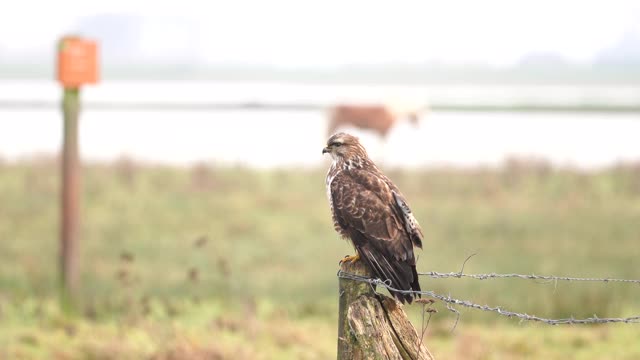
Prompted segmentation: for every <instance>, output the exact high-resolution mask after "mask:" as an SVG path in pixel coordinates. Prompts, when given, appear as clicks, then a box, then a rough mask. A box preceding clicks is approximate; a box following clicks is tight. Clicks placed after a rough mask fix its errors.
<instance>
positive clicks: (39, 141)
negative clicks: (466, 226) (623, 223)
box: [0, 81, 640, 168]
mask: <svg viewBox="0 0 640 360" xmlns="http://www.w3.org/2000/svg"><path fill="white" fill-rule="evenodd" d="M639 89H640V88H634V87H622V88H618V87H611V88H607V87H593V88H576V87H535V86H530V87H458V88H457V89H456V88H454V87H440V88H438V87H416V86H409V87H401V86H385V87H367V86H329V85H287V84H271V83H256V84H253V83H232V84H221V83H209V82H203V83H201V82H186V83H174V82H140V83H128V82H114V83H107V84H103V85H100V86H97V87H94V88H91V87H88V88H87V89H86V91H84V93H83V97H84V99H85V100H86V101H113V102H131V103H135V102H141V101H144V102H153V101H158V102H163V101H165V102H166V101H172V102H194V103H198V102H203V101H220V102H222V101H228V102H236V101H237V102H251V101H256V102H269V101H273V102H280V103H320V104H330V103H333V102H337V101H345V100H352V101H361V102H370V101H379V100H384V99H388V98H394V99H398V98H409V99H413V100H416V99H417V101H418V102H420V101H426V100H428V99H431V100H432V101H436V100H438V101H441V102H442V101H447V102H449V103H454V102H459V103H468V102H470V101H473V102H475V103H480V104H487V103H490V104H509V103H514V102H522V101H527V102H529V103H549V102H554V103H557V104H581V103H591V104H593V103H598V104H608V105H611V104H613V105H615V104H620V105H628V104H638V103H640V90H639ZM59 98H60V89H59V88H58V86H57V85H56V84H55V83H53V82H41V81H30V82H17V81H14V82H0V100H36V101H58V100H59ZM326 121H327V120H326V114H325V113H324V112H322V111H261V110H255V111H249V110H243V111H229V110H225V111H211V112H203V111H180V112H178V111H165V112H162V111H92V110H87V111H84V112H83V114H82V119H81V148H82V149H81V151H82V154H83V157H84V158H85V159H90V160H106V161H110V160H113V159H116V158H118V157H121V156H127V157H130V158H134V159H138V160H143V161H150V162H156V163H169V164H179V165H188V164H192V163H196V162H216V163H231V164H243V165H247V166H252V167H265V168H269V167H276V166H305V167H307V166H318V165H321V164H323V163H324V162H326V161H327V160H326V159H324V158H323V157H322V156H321V149H322V145H323V143H324V141H325V138H326ZM61 124H62V120H61V114H60V113H59V111H58V110H56V109H39V110H37V109H29V110H23V109H20V110H16V109H13V110H9V109H2V108H0V156H2V157H4V158H8V159H10V160H15V159H19V158H22V157H25V156H30V155H33V154H38V153H49V154H53V153H56V152H57V151H58V149H59V147H60V143H61ZM346 130H351V131H352V132H354V133H356V134H357V135H359V136H361V138H362V140H363V142H364V143H365V145H366V146H367V148H368V149H369V152H370V153H371V155H372V156H373V157H374V158H375V159H376V160H377V161H379V162H382V163H384V164H385V166H441V165H446V166H461V167H468V166H478V165H483V166H494V165H498V164H500V163H501V162H502V161H503V160H504V159H505V158H506V157H510V156H534V157H539V158H545V159H548V160H549V161H551V162H552V163H554V164H557V165H571V166H577V167H582V168H597V167H602V166H608V165H611V164H613V163H615V162H618V161H640V116H639V115H638V114H619V113H615V114H614V113H611V114H609V113H526V112H510V113H505V112H501V113H490V112H477V113H470V112H428V113H425V114H424V116H423V117H422V119H421V124H420V126H419V127H418V128H413V127H411V126H410V125H409V124H407V123H401V124H400V125H399V126H398V127H396V128H395V129H394V130H393V131H392V133H391V134H390V136H389V137H388V139H387V141H386V142H383V141H381V140H380V139H378V138H377V137H376V136H374V135H373V134H371V133H368V132H363V131H357V130H355V129H346Z"/></svg>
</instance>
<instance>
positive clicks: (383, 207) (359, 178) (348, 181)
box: [327, 133, 423, 303]
mask: <svg viewBox="0 0 640 360" xmlns="http://www.w3.org/2000/svg"><path fill="white" fill-rule="evenodd" d="M328 144H329V145H330V144H340V145H339V146H338V148H339V149H338V150H335V148H334V150H335V153H332V157H333V158H334V162H333V164H332V166H331V168H330V169H329V172H328V174H327V194H328V197H329V203H330V206H331V211H332V217H333V221H334V227H335V228H336V231H337V232H338V233H340V234H341V235H342V236H343V237H345V238H347V239H349V240H351V242H352V243H353V245H354V247H355V248H356V251H357V252H358V253H359V254H360V256H361V257H362V258H363V259H364V261H366V262H367V264H368V265H369V266H370V267H371V268H372V270H373V271H374V273H375V274H376V276H378V277H379V278H380V279H382V280H383V281H387V282H390V285H391V286H393V287H394V288H397V289H400V290H417V291H419V290H420V284H419V283H418V276H417V272H416V267H415V265H416V263H415V256H414V253H413V246H414V245H415V246H418V247H422V239H423V235H422V230H421V228H420V225H419V224H418V222H417V221H416V220H415V218H414V216H413V214H412V213H411V209H410V208H409V205H408V204H407V201H406V199H405V198H404V196H403V195H402V193H401V192H400V190H399V189H398V188H397V186H396V185H395V184H393V182H391V180H390V179H389V178H387V177H386V176H385V175H384V174H382V172H381V171H380V170H379V169H378V168H377V167H376V166H375V164H374V163H373V162H372V161H371V160H370V159H369V158H368V156H367V154H366V151H365V150H364V147H362V145H360V143H359V141H358V140H357V138H355V137H353V136H351V135H348V134H342V133H341V134H336V135H334V136H332V137H331V138H330V139H329V141H328ZM328 148H331V146H328ZM392 294H393V295H394V296H395V297H396V298H397V299H398V300H400V301H402V302H409V303H410V302H411V301H412V300H413V298H414V296H412V295H411V294H402V293H398V292H393V291H392Z"/></svg>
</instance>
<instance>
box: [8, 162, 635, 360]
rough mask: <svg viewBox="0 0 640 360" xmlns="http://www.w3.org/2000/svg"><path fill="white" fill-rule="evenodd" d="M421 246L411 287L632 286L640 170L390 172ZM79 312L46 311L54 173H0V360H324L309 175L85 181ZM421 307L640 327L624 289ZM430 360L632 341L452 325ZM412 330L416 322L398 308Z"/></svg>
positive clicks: (321, 192) (321, 255) (625, 332)
mask: <svg viewBox="0 0 640 360" xmlns="http://www.w3.org/2000/svg"><path fill="white" fill-rule="evenodd" d="M388 174H389V175H390V177H391V178H392V179H393V180H394V181H395V182H396V183H397V184H398V185H399V186H400V188H401V189H402V190H403V192H404V193H405V195H406V196H407V198H408V199H409V200H410V202H411V205H412V208H413V210H414V213H415V214H416V215H417V218H418V220H419V221H420V222H421V224H422V226H423V228H424V230H425V234H426V241H425V249H424V251H422V252H420V253H419V256H420V258H419V266H418V267H419V270H421V271H430V270H435V271H457V270H459V269H460V266H461V265H462V262H463V261H464V259H465V258H466V257H467V256H468V255H470V254H472V253H477V255H476V256H475V257H473V258H472V259H471V260H470V261H469V262H468V263H467V264H466V267H465V271H466V272H517V273H536V274H556V275H571V276H589V277H590V276H594V277H624V278H640V267H638V266H637V259H638V256H639V255H640V250H638V244H639V243H640V166H638V165H637V164H636V165H633V164H632V165H625V166H618V167H615V168H612V169H608V170H606V171H605V170H603V171H600V172H595V173H583V172H579V171H575V170H568V169H565V170H558V169H553V168H551V167H549V166H547V165H546V164H544V163H541V162H536V161H510V162H508V163H506V164H505V167H504V168H503V169H501V170H487V169H478V170H464V171H463V170H448V169H441V170H429V171H400V170H396V171H389V172H388ZM83 181H84V191H83V228H82V248H81V253H82V261H81V263H82V269H83V272H82V294H81V297H82V304H81V306H80V311H79V313H77V314H64V313H62V312H61V311H60V310H59V309H58V306H57V272H56V264H57V240H58V202H57V200H58V187H59V184H58V173H57V166H56V164H55V161H53V160H50V159H49V160H47V159H39V160H31V161H27V162H22V163H18V164H8V163H0V359H4V358H7V359H31V358H35V359H40V358H42V359H49V358H58V359H76V358H80V359H85V358H86V359H139V358H150V359H181V358H202V359H210V358H211V359H226V358H233V359H239V358H246V359H254V358H255V359H327V358H334V357H335V336H336V331H337V330H336V328H337V326H336V324H337V319H336V313H337V294H336V292H337V279H336V276H335V275H336V271H337V266H338V260H339V259H340V258H341V257H343V256H344V255H345V254H348V253H352V249H351V247H350V245H349V244H347V243H346V242H345V241H343V240H340V239H339V238H338V237H337V235H336V234H335V233H334V231H333V229H332V226H331V223H330V217H329V210H328V206H327V203H326V198H325V189H324V170H317V171H316V170H304V171H303V170H299V171H294V170H271V171H255V170H248V169H243V168H222V167H208V166H196V167H193V168H169V167H159V166H149V165H139V164H135V163H133V162H131V161H127V160H122V161H119V162H117V163H114V164H108V165H107V164H102V165H101V164H93V165H89V166H87V167H86V168H85V172H84V179H83ZM421 284H422V287H423V288H424V289H429V290H434V291H436V292H439V293H443V294H449V293H450V294H451V295H452V296H454V297H457V298H462V299H470V300H473V301H475V302H477V303H480V304H485V303H486V304H491V305H501V306H503V307H504V308H507V309H513V310H516V311H520V312H526V313H529V314H536V315H540V316H545V317H565V316H575V317H585V316H592V315H593V314H597V315H598V316H599V317H605V316H613V317H620V316H629V315H631V314H634V313H635V314H638V313H640V304H639V303H638V300H637V299H638V287H637V286H632V285H620V284H601V283H590V284H574V283H558V284H553V283H546V284H541V283H535V282H526V281H523V280H491V281H489V280H487V281H475V280H464V279H450V280H434V279H429V278H423V279H421ZM436 308H437V309H438V310H439V312H438V313H437V314H436V315H435V316H434V318H433V319H432V320H431V322H430V324H429V327H428V328H427V330H426V337H425V342H426V343H427V344H428V346H429V348H430V349H431V351H432V352H433V353H434V355H436V357H437V358H441V359H445V358H446V359H451V358H459V359H519V358H549V359H565V358H579V359H596V358H598V359H600V358H603V357H604V358H628V359H632V358H638V357H640V344H638V342H637V338H638V335H640V329H638V325H606V326H592V327H578V326H568V327H550V326H541V325H535V324H528V323H519V322H517V321H513V320H499V319H496V316H494V315H487V314H480V313H477V312H474V311H471V310H464V309H460V310H461V312H462V316H461V319H460V323H459V324H458V326H457V328H456V330H455V331H454V332H453V333H452V332H451V331H450V330H451V327H452V326H453V323H454V321H455V317H454V316H453V314H451V313H450V312H448V311H447V310H446V308H445V307H444V306H443V304H440V303H436ZM407 309H408V311H409V312H410V315H411V316H412V318H413V319H414V324H416V326H417V327H419V326H420V325H421V324H420V319H419V312H420V308H419V307H417V306H409V307H407Z"/></svg>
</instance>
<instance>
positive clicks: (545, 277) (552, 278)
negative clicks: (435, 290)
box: [418, 271, 640, 284]
mask: <svg viewBox="0 0 640 360" xmlns="http://www.w3.org/2000/svg"><path fill="white" fill-rule="evenodd" d="M418 275H421V276H429V277H432V278H435V279H444V278H463V277H464V278H471V279H476V280H487V279H505V278H518V279H527V280H546V281H593V282H597V281H599V282H621V283H634V284H640V280H636V279H616V278H578V277H570V276H553V275H535V274H530V275H526V274H496V273H489V274H463V273H460V272H448V273H440V272H437V271H429V272H419V273H418Z"/></svg>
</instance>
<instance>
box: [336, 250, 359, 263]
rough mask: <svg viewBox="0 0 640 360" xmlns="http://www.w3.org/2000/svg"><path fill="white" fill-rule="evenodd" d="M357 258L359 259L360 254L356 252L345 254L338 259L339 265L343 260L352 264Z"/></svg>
mask: <svg viewBox="0 0 640 360" xmlns="http://www.w3.org/2000/svg"><path fill="white" fill-rule="evenodd" d="M358 260H360V254H357V253H356V254H355V255H346V256H345V257H344V258H343V259H342V260H340V265H342V264H343V263H345V262H348V263H350V264H353V263H354V262H356V261H358Z"/></svg>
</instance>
